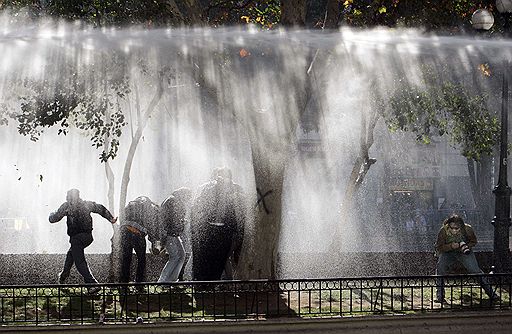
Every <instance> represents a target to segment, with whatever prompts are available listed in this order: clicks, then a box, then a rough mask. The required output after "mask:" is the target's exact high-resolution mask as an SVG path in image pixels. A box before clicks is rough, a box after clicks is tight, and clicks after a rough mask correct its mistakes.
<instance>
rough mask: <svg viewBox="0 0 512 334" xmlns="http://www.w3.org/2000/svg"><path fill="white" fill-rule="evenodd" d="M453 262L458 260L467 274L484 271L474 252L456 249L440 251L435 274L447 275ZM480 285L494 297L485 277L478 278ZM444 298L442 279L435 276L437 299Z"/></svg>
mask: <svg viewBox="0 0 512 334" xmlns="http://www.w3.org/2000/svg"><path fill="white" fill-rule="evenodd" d="M455 262H460V263H462V265H463V266H464V268H466V270H467V271H468V273H469V274H483V273H484V272H483V271H482V270H481V269H480V267H479V266H478V262H477V260H476V257H475V253H473V251H471V252H470V253H469V254H462V253H460V252H457V251H452V252H446V253H441V254H440V255H439V260H438V261H437V268H436V275H440V276H443V275H447V274H449V268H450V266H451V265H452V264H454V263H455ZM479 282H480V285H481V286H482V288H483V289H484V291H485V293H486V294H487V295H488V296H489V297H490V298H493V297H494V292H493V290H492V287H491V285H490V284H489V281H488V280H487V278H486V277H480V278H479ZM443 298H444V279H443V278H442V277H438V278H437V299H439V300H442V299H443Z"/></svg>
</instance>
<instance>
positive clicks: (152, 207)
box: [121, 196, 160, 242]
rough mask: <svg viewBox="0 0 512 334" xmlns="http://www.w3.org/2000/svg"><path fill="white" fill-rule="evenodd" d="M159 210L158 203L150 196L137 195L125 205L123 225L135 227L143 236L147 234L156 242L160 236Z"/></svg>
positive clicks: (150, 239)
mask: <svg viewBox="0 0 512 334" xmlns="http://www.w3.org/2000/svg"><path fill="white" fill-rule="evenodd" d="M159 211H160V208H159V207H158V205H157V204H155V203H153V202H152V201H151V200H150V199H149V198H147V197H144V196H141V197H137V198H136V199H135V200H133V201H130V202H129V203H128V205H127V206H126V207H125V209H124V221H122V222H121V225H125V226H126V225H127V226H132V227H135V228H136V229H138V230H139V231H140V232H141V233H142V236H146V235H147V236H148V239H149V241H151V242H154V241H156V240H158V239H159V237H160V226H159V225H160V224H159Z"/></svg>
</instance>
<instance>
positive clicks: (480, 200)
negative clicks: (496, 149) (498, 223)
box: [467, 157, 494, 224]
mask: <svg viewBox="0 0 512 334" xmlns="http://www.w3.org/2000/svg"><path fill="white" fill-rule="evenodd" d="M467 164H468V173H469V180H470V185H471V192H472V195H473V201H474V202H475V208H477V209H479V210H480V213H481V216H482V217H481V222H480V224H487V223H489V222H490V221H491V220H492V217H493V215H494V213H493V212H492V203H493V198H492V191H491V189H492V184H491V158H490V157H482V159H481V160H480V161H473V160H471V159H468V160H467Z"/></svg>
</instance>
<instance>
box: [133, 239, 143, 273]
mask: <svg viewBox="0 0 512 334" xmlns="http://www.w3.org/2000/svg"><path fill="white" fill-rule="evenodd" d="M133 240H134V249H135V254H137V272H136V275H135V282H145V281H146V238H145V237H143V236H141V235H137V236H135V237H134V239H133Z"/></svg>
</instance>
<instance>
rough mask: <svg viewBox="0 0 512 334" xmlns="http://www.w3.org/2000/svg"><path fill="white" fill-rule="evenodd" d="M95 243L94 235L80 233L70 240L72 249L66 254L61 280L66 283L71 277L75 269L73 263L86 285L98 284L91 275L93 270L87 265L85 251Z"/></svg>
mask: <svg viewBox="0 0 512 334" xmlns="http://www.w3.org/2000/svg"><path fill="white" fill-rule="evenodd" d="M92 241H93V238H92V233H90V232H85V233H78V234H75V235H74V236H72V237H71V238H70V239H69V243H70V244H71V247H70V248H69V250H68V253H67V254H66V260H65V261H64V269H63V270H62V272H61V274H60V279H61V280H62V281H64V280H65V279H66V278H67V277H69V274H70V271H71V267H73V263H74V264H75V266H76V269H77V270H78V272H79V273H80V275H82V277H83V278H84V281H85V283H98V281H97V280H96V278H94V276H93V275H92V274H91V270H90V269H89V266H88V265H87V261H86V260H85V254H84V249H85V248H86V247H87V246H89V245H90V244H91V243H92Z"/></svg>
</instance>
